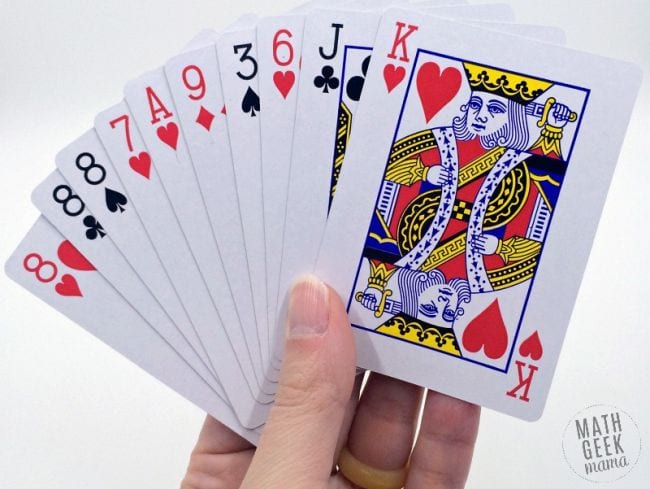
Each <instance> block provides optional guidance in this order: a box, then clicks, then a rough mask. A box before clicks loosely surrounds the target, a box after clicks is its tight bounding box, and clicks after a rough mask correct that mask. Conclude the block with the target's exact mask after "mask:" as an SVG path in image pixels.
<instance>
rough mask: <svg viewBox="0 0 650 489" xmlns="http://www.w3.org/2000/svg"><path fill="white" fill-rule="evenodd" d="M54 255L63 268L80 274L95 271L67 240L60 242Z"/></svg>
mask: <svg viewBox="0 0 650 489" xmlns="http://www.w3.org/2000/svg"><path fill="white" fill-rule="evenodd" d="M56 254H57V255H58V257H59V260H61V262H62V263H63V264H64V265H65V266H67V267H70V268H72V269H74V270H80V271H82V272H89V271H92V270H95V267H94V266H93V264H92V263H90V262H89V261H88V260H87V259H86V257H85V256H83V255H82V254H81V253H80V252H79V250H78V249H77V248H75V247H74V246H73V245H72V243H70V241H68V240H65V241H62V242H61V244H60V245H59V248H58V249H57V250H56Z"/></svg>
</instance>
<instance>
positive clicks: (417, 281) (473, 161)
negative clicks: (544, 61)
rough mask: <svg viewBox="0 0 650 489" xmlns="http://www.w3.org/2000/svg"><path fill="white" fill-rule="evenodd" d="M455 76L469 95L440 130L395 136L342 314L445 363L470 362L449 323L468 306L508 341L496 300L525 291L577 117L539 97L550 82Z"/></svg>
mask: <svg viewBox="0 0 650 489" xmlns="http://www.w3.org/2000/svg"><path fill="white" fill-rule="evenodd" d="M430 65H435V67H432V66H430ZM428 68H434V69H435V70H437V72H438V73H439V67H438V66H437V64H436V63H435V62H432V61H428V62H424V63H422V64H420V66H419V68H417V69H419V71H420V72H423V71H425V70H427V69H428ZM462 68H463V71H464V75H465V77H464V78H463V82H464V83H466V84H467V85H468V86H469V90H468V91H467V93H468V95H467V96H466V98H465V99H464V101H462V103H459V104H458V107H459V110H458V112H457V113H456V115H454V116H453V117H451V118H450V120H449V123H448V124H443V125H440V126H436V125H435V124H434V125H433V127H430V128H423V129H422V130H420V131H417V132H415V133H410V134H407V135H405V136H401V137H400V136H399V134H400V133H399V131H398V137H397V138H396V140H395V141H394V143H393V145H392V148H391V151H390V154H389V156H388V162H387V165H386V169H385V173H384V180H383V183H382V186H381V188H380V191H379V195H378V198H377V203H376V206H375V209H374V212H373V215H372V219H371V222H370V225H369V230H368V234H367V239H366V243H365V246H364V250H363V255H362V257H361V261H362V263H360V273H359V274H358V276H357V279H356V284H355V287H354V291H355V293H354V297H353V300H352V302H351V305H350V308H351V309H353V308H357V309H358V308H359V307H361V308H363V309H364V310H366V311H368V312H371V313H372V315H373V316H374V318H375V319H376V323H375V325H374V326H373V329H374V330H376V331H377V332H379V333H382V334H384V335H388V336H394V337H397V338H400V339H401V340H406V341H409V342H413V343H417V344H419V345H421V346H425V347H428V348H432V349H434V350H440V351H444V352H446V353H449V354H452V355H455V356H465V354H466V353H469V352H467V351H466V350H465V349H463V345H462V342H461V343H459V337H458V331H457V329H458V325H459V324H460V323H461V322H462V323H463V325H464V326H467V324H468V322H469V321H472V320H474V322H476V320H480V319H476V317H480V316H481V314H480V313H481V312H482V311H481V310H477V309H476V308H475V307H474V304H475V303H477V302H478V303H480V304H486V303H487V302H488V299H489V302H490V304H492V302H494V304H492V305H491V308H490V311H493V310H494V308H495V307H496V310H497V312H498V313H499V315H497V316H496V319H497V322H501V323H502V324H499V325H498V327H499V328H500V331H501V332H500V333H499V334H501V336H502V337H506V338H507V341H506V343H507V342H511V340H512V336H513V330H514V328H515V327H516V324H511V323H513V322H514V321H512V320H509V319H504V318H503V317H501V315H500V309H499V301H500V300H501V301H502V300H503V297H504V295H506V294H507V291H508V290H509V289H513V290H514V289H517V290H520V289H522V288H524V289H525V288H529V287H530V283H531V282H532V279H533V277H534V275H535V272H536V269H537V266H538V263H539V259H540V256H541V252H542V248H543V244H544V240H545V238H546V235H547V233H548V229H549V226H550V222H551V217H552V214H553V210H554V209H555V206H556V203H557V199H558V196H559V193H560V188H561V185H562V182H563V179H564V175H565V172H566V168H567V163H568V162H567V161H565V159H564V157H563V149H565V148H566V147H568V146H567V145H564V146H563V143H562V141H563V133H564V130H565V127H566V126H567V124H572V123H575V122H576V120H577V118H578V114H576V113H575V112H573V111H572V109H571V108H569V106H568V105H566V104H563V103H560V102H558V101H557V100H556V98H555V97H554V96H551V95H547V94H546V93H547V92H548V91H552V90H554V84H553V83H552V82H549V81H545V80H538V79H535V78H533V77H528V76H524V75H520V74H516V73H511V72H508V71H504V70H499V69H495V68H491V67H486V66H481V65H477V64H473V63H467V62H464V63H462ZM459 78H460V77H459ZM418 82H419V80H418ZM422 86H423V85H422ZM422 86H421V84H420V83H418V89H419V90H421V89H422ZM425 89H426V87H425ZM430 89H431V90H436V87H435V86H432V87H431V88H430ZM556 92H557V90H556ZM420 96H422V93H421V92H420ZM407 97H409V94H407ZM478 298H480V300H477V299H478ZM481 307H483V306H481ZM523 307H524V304H523V300H522V304H521V309H523ZM489 320H490V321H491V322H492V323H494V321H495V316H494V314H491V315H490V317H489ZM364 327H366V326H364ZM479 327H480V325H479ZM490 327H491V328H494V324H491V325H490ZM499 341H501V342H503V338H501V339H500V340H499ZM504 353H505V352H504Z"/></svg>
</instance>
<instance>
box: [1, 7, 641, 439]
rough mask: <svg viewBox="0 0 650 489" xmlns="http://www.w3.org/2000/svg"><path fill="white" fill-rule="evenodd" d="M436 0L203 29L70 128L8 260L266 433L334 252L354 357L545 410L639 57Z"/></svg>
mask: <svg viewBox="0 0 650 489" xmlns="http://www.w3.org/2000/svg"><path fill="white" fill-rule="evenodd" d="M384 3H388V2H384ZM441 3H442V2H437V1H430V2H420V3H418V4H417V5H416V6H413V8H412V9H410V10H406V9H404V10H398V9H388V10H380V9H378V6H374V7H373V8H374V9H373V8H369V5H367V2H357V3H355V2H352V3H349V4H347V5H346V8H345V9H339V10H333V9H318V8H315V5H316V4H317V2H313V3H312V5H310V6H306V7H304V8H301V9H299V10H297V11H296V12H294V13H291V14H288V15H283V16H278V17H274V18H272V19H262V20H259V19H257V18H255V17H252V16H247V17H244V18H242V19H241V20H240V21H238V22H236V23H235V24H233V25H231V26H230V27H228V28H227V29H225V30H224V31H223V32H220V33H217V32H212V31H205V32H203V33H201V34H199V35H198V36H197V37H196V38H195V39H193V40H192V42H191V43H189V44H188V46H186V48H185V49H184V50H183V52H182V53H181V54H175V55H173V56H171V57H170V61H168V62H167V63H166V64H165V65H164V67H162V68H159V69H157V70H154V71H151V72H149V73H146V74H145V75H143V76H140V77H138V78H135V79H134V80H132V81H130V82H128V83H127V84H126V88H125V89H124V91H123V95H122V97H123V100H122V101H121V102H119V103H117V104H116V105H114V106H112V107H110V108H107V109H106V108H100V110H99V111H98V112H99V114H98V115H97V117H96V118H95V120H94V124H93V125H92V127H91V129H90V130H88V131H87V132H85V133H84V134H83V135H81V136H80V137H79V138H77V139H76V140H75V141H73V142H71V143H66V142H62V144H61V147H62V148H63V149H62V151H61V152H60V153H59V154H58V155H57V156H56V158H55V163H56V169H55V171H53V172H52V173H51V174H50V175H49V176H47V178H44V181H43V183H42V184H41V185H39V186H38V187H37V188H36V189H35V191H34V194H33V196H32V200H33V202H34V204H35V205H36V206H37V207H38V209H39V210H40V212H41V213H42V216H41V217H40V218H39V220H38V221H37V223H36V224H35V225H34V227H33V228H32V230H31V231H30V232H29V233H28V235H27V236H26V237H25V239H24V240H23V242H22V243H20V245H19V246H18V248H17V249H16V251H15V252H14V253H13V254H12V256H11V257H10V258H9V261H8V262H7V265H6V271H7V274H8V275H9V276H10V277H11V278H12V279H14V280H15V281H16V282H17V283H19V284H20V285H21V286H23V287H25V288H26V289H28V290H29V291H30V292H32V293H33V294H34V295H35V296H37V297H39V298H41V299H43V300H44V301H46V302H47V303H48V304H50V305H51V306H52V307H54V308H55V309H57V310H58V311H60V312H62V313H63V314H66V315H67V316H68V317H69V318H70V319H72V320H73V321H75V322H77V323H78V324H79V325H81V326H82V327H84V328H85V329H87V330H88V331H90V332H91V333H92V334H94V335H95V336H97V337H98V338H100V339H101V340H103V341H104V342H105V343H107V344H108V345H109V346H111V347H112V348H115V349H116V350H118V351H119V352H120V353H122V354H123V355H124V356H126V357H127V358H129V359H130V360H132V361H133V362H135V363H136V364H138V365H139V366H141V367H142V368H143V369H145V370H146V371H147V372H149V373H150V374H152V375H153V376H155V377H156V378H158V379H160V380H161V381H162V382H164V383H166V384H167V385H169V386H170V387H171V388H173V389H174V390H176V391H177V392H179V393H180V394H181V395H183V396H184V397H186V398H187V399H188V400H190V401H191V402H193V403H195V404H196V405H198V406H200V407H201V408H202V409H204V410H205V411H207V412H208V413H210V414H211V415H212V416H214V417H215V418H217V419H219V420H221V421H222V422H224V423H225V424H226V425H227V426H229V427H230V428H231V429H233V430H234V431H235V432H237V433H239V434H241V435H242V436H244V437H245V438H247V439H248V440H251V441H252V442H256V440H257V438H258V436H259V429H260V428H261V427H262V425H263V424H264V422H265V419H266V416H267V414H268V410H269V408H270V406H271V405H272V402H273V396H274V393H275V389H276V384H275V381H276V380H277V369H278V367H279V363H280V361H281V357H282V350H281V348H278V347H277V345H278V344H281V341H280V339H281V331H282V324H283V312H284V308H283V305H284V304H285V302H286V301H285V299H286V294H287V289H288V287H289V284H290V283H291V281H292V280H293V279H294V278H295V276H296V275H298V274H300V273H304V272H311V271H314V270H316V272H317V273H318V274H319V275H320V276H321V277H322V278H323V279H325V280H326V281H327V282H328V283H330V284H331V285H332V286H333V287H334V288H335V289H336V290H337V291H338V292H339V293H340V295H341V296H342V297H343V299H344V302H345V303H346V305H347V308H348V313H349V317H350V321H351V324H352V328H353V331H354V333H355V338H356V343H357V353H358V362H359V366H361V367H363V368H366V369H370V370H374V371H377V372H381V373H384V374H386V375H389V376H393V377H396V378H400V379H404V380H407V381H409V382H413V383H416V384H419V385H422V386H425V387H428V388H432V389H436V390H439V391H441V392H444V393H447V394H449V395H452V396H455V397H458V398H462V399H467V400H469V401H472V402H475V403H478V404H481V405H484V406H487V407H491V408H494V409H497V410H499V411H502V412H506V413H509V414H511V415H514V416H517V417H520V418H523V419H529V420H531V419H535V418H537V417H539V416H540V415H541V413H542V410H543V406H544V402H545V400H546V397H547V395H548V391H549V388H550V384H551V379H552V374H553V371H554V368H555V364H556V362H557V358H558V355H559V352H560V348H561V344H562V340H563V337H564V333H565V330H566V327H567V324H568V321H569V317H570V313H571V310H572V307H573V302H574V299H575V296H576V293H577V289H578V286H579V283H580V279H581V277H582V273H583V271H584V266H585V263H586V260H587V257H588V254H589V250H590V248H591V243H592V240H593V236H594V233H595V229H596V224H597V222H598V219H599V216H600V211H601V209H602V206H603V203H604V200H605V195H606V191H607V188H608V185H609V181H610V179H611V175H612V172H613V169H614V166H615V163H616V159H617V156H618V152H619V149H620V146H621V143H622V140H623V136H624V133H625V127H626V125H627V122H628V119H629V115H630V112H631V110H632V105H633V100H634V96H635V93H636V90H637V88H638V85H639V72H638V70H637V69H636V68H635V67H633V66H630V65H629V64H626V63H623V62H618V61H613V60H608V59H604V58H599V57H596V56H591V55H586V54H583V53H579V52H575V51H571V50H568V49H566V48H563V47H561V46H559V45H558V44H559V43H561V42H562V39H563V35H562V33H561V32H558V30H557V29H554V28H550V27H544V26H522V25H517V24H509V23H506V22H504V21H508V20H511V19H512V12H511V10H510V9H509V8H508V7H507V6H504V5H494V6H490V5H484V6H447V7H441V6H440V4H441ZM451 18H457V19H461V20H463V21H464V22H466V23H463V24H460V23H455V22H454V21H453V20H450V19H451ZM539 41H544V42H539ZM116 96H118V97H119V92H116ZM118 100H119V99H118ZM265 100H267V101H268V104H266V103H265ZM53 160H54V158H53ZM44 176H45V175H44ZM98 311H99V312H101V314H99V313H98Z"/></svg>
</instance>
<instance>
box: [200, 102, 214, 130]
mask: <svg viewBox="0 0 650 489" xmlns="http://www.w3.org/2000/svg"><path fill="white" fill-rule="evenodd" d="M213 120H214V114H213V113H212V112H210V111H209V110H208V109H206V108H205V107H203V106H201V110H199V115H198V116H197V118H196V122H198V123H199V124H201V125H202V126H203V127H205V129H206V130H207V131H210V126H212V121H213Z"/></svg>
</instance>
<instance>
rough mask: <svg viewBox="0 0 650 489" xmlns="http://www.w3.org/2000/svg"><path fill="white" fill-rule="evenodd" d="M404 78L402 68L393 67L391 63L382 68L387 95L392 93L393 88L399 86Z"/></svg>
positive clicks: (404, 74)
mask: <svg viewBox="0 0 650 489" xmlns="http://www.w3.org/2000/svg"><path fill="white" fill-rule="evenodd" d="M405 76H406V69H405V68H404V67H403V66H395V65H394V64H392V63H389V64H387V65H386V66H384V81H385V82H386V88H387V89H388V93H390V92H392V91H393V88H395V87H396V86H397V85H399V84H400V83H401V81H402V80H403V79H404V77H405Z"/></svg>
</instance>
